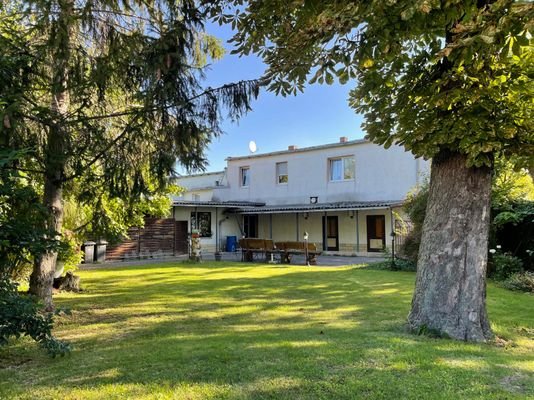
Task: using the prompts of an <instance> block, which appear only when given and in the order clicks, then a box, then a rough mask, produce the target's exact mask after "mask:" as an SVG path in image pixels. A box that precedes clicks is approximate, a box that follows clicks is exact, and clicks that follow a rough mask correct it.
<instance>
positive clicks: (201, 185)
mask: <svg viewBox="0 0 534 400" xmlns="http://www.w3.org/2000/svg"><path fill="white" fill-rule="evenodd" d="M225 175H226V174H225V172H224V171H220V172H209V173H206V174H197V175H189V176H181V177H178V178H176V179H175V180H174V183H175V184H176V185H178V186H180V187H181V188H183V189H184V190H185V191H184V192H183V193H182V194H181V196H173V200H186V201H193V200H194V199H195V196H194V195H198V196H199V199H198V200H199V201H210V200H212V198H213V188H214V187H217V182H218V183H219V185H224V184H225V181H226V179H225Z"/></svg>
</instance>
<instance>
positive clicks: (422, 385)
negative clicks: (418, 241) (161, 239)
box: [0, 263, 534, 400]
mask: <svg viewBox="0 0 534 400" xmlns="http://www.w3.org/2000/svg"><path fill="white" fill-rule="evenodd" d="M80 275H81V276H82V280H83V284H84V287H85V289H86V290H85V292H83V293H81V294H67V293H62V294H59V295H57V297H56V302H57V304H58V305H59V306H60V307H68V308H70V309H71V310H72V315H70V316H63V317H61V318H59V319H58V324H57V328H56V333H57V335H58V336H59V337H61V338H62V339H66V340H68V341H70V342H71V343H72V345H73V352H72V353H71V354H70V355H69V356H67V357H65V358H60V359H51V358H49V357H47V356H46V354H44V352H42V351H41V350H39V349H38V348H37V347H36V346H35V345H34V344H33V343H32V342H31V341H29V340H19V341H15V342H13V344H12V345H10V346H9V347H7V348H2V349H0V383H1V384H0V398H3V399H4V398H5V399H17V398H29V399H49V398H54V399H124V398H130V399H145V398H146V399H152V398H154V399H167V398H171V399H291V400H296V399H358V398H370V399H381V398H382V399H399V400H400V399H409V398H412V399H429V398H431V399H442V398H443V399H471V398H473V399H489V398H494V399H513V398H518V399H524V398H528V397H532V396H534V379H533V374H534V311H533V310H534V297H533V296H531V295H526V294H520V293H512V292H509V291H506V290H503V289H499V288H496V287H494V286H491V285H490V287H489V288H488V307H489V313H490V318H491V320H492V323H493V329H494V330H495V332H496V333H497V334H498V335H499V336H501V337H502V338H504V339H505V340H506V343H507V344H506V346H504V347H499V346H497V345H495V344H491V345H489V344H487V345H485V344H465V343H460V342H454V341H451V340H444V339H433V338H429V337H420V336H413V335H411V334H409V333H408V332H407V331H406V328H405V326H404V323H405V319H406V315H407V314H408V311H409V307H410V300H411V293H412V288H413V282H414V279H415V275H414V274H413V273H403V272H389V271H377V270H369V269H363V268H351V267H343V268H333V267H322V268H321V267H310V268H306V267H295V266H289V267H287V266H260V265H247V264H240V263H236V264H232V263H213V264H209V263H206V264H203V265H201V266H195V265H188V264H176V263H174V264H173V263H167V264H158V265H147V266H140V267H128V268H126V267H123V268H118V269H101V270H93V271H82V272H80Z"/></svg>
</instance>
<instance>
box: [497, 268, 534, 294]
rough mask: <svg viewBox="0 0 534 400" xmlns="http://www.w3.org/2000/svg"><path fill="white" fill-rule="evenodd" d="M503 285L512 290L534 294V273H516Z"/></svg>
mask: <svg viewBox="0 0 534 400" xmlns="http://www.w3.org/2000/svg"><path fill="white" fill-rule="evenodd" d="M501 285H502V286H503V287H505V288H506V289H510V290H520V291H522V292H530V293H534V272H530V271H525V272H518V273H515V274H513V275H511V276H510V277H509V278H508V279H506V280H505V281H504V282H502V283H501Z"/></svg>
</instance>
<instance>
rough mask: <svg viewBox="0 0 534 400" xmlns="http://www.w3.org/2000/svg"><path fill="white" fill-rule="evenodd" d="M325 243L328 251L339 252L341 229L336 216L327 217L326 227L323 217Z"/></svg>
mask: <svg viewBox="0 0 534 400" xmlns="http://www.w3.org/2000/svg"><path fill="white" fill-rule="evenodd" d="M325 234H326V238H325ZM323 243H326V250H329V251H339V229H338V221H337V216H336V215H332V216H327V217H326V227H325V217H323ZM324 247H325V246H324V244H323V248H324Z"/></svg>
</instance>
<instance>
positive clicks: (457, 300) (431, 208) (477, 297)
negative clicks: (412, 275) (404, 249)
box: [408, 152, 492, 341]
mask: <svg viewBox="0 0 534 400" xmlns="http://www.w3.org/2000/svg"><path fill="white" fill-rule="evenodd" d="M491 173H492V171H491V169H490V168H487V167H482V168H474V167H472V168H468V167H467V166H466V157H465V156H463V155H460V154H457V153H445V152H443V153H442V154H440V155H438V157H436V158H435V159H434V161H433V163H432V172H431V179H430V193H429V197H428V204H427V209H426V217H425V222H424V224H423V233H422V238H421V247H420V249H419V259H418V262H417V280H416V285H415V293H414V296H413V300H412V310H411V312H410V315H409V317H408V321H409V324H410V326H411V327H412V328H413V329H414V330H417V331H429V332H439V333H440V334H444V335H447V336H449V337H452V338H455V339H460V340H467V341H486V340H488V339H489V338H491V336H492V333H491V329H490V326H489V322H488V316H487V313H486V266H487V254H488V235H489V221H490V197H491Z"/></svg>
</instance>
